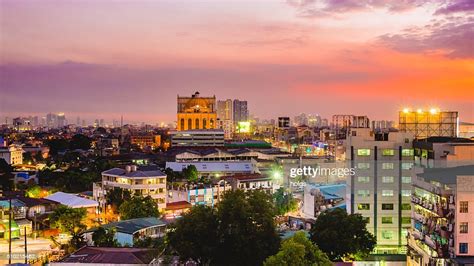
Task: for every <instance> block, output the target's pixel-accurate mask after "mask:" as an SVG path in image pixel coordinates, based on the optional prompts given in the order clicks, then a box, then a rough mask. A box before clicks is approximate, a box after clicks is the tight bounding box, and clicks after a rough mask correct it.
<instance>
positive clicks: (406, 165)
mask: <svg viewBox="0 0 474 266" xmlns="http://www.w3.org/2000/svg"><path fill="white" fill-rule="evenodd" d="M412 168H413V163H402V169H403V170H410V169H412Z"/></svg>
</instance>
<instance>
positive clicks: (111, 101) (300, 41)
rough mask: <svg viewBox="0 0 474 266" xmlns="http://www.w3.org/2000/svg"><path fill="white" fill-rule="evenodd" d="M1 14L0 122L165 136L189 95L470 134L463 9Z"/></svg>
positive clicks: (184, 8)
mask: <svg viewBox="0 0 474 266" xmlns="http://www.w3.org/2000/svg"><path fill="white" fill-rule="evenodd" d="M1 7H2V8H1V10H0V12H1V16H0V28H1V31H2V39H1V40H0V42H1V48H0V61H1V64H0V81H1V82H0V90H1V93H2V97H1V98H0V116H2V117H5V116H9V117H14V116H22V115H32V114H46V113H48V112H54V113H57V112H64V113H66V115H67V116H68V117H69V119H73V120H75V118H76V117H77V116H80V117H81V119H87V120H91V119H95V118H104V119H106V120H110V121H111V120H113V119H119V118H120V116H121V115H124V117H126V118H127V119H129V120H131V121H145V122H149V123H157V122H163V121H167V122H171V121H175V114H176V106H175V99H176V96H177V94H179V95H180V96H181V95H182V96H187V95H191V94H192V93H194V92H195V91H199V92H201V94H202V95H216V97H217V99H219V100H225V99H241V100H246V101H248V105H249V110H250V112H251V114H253V115H255V116H258V117H260V118H268V119H270V118H276V117H278V116H290V117H294V116H295V115H298V114H300V113H303V112H304V113H313V114H316V113H317V114H320V115H321V116H322V117H326V118H329V117H330V116H332V115H333V114H345V113H348V114H356V115H367V116H368V117H369V118H370V119H371V120H381V119H386V120H394V121H396V120H397V119H396V118H397V114H398V111H399V110H401V109H402V108H404V107H405V106H408V107H411V108H424V109H426V110H429V108H431V107H433V106H435V107H439V108H440V109H441V110H449V111H459V113H460V119H461V121H465V122H474V107H473V104H472V102H473V101H474V93H473V92H472V88H473V87H474V81H473V80H472V78H470V77H472V76H473V75H474V71H473V68H472V63H473V58H474V54H473V49H472V39H473V37H474V34H473V28H474V27H473V23H474V18H473V17H472V15H471V14H470V13H469V12H470V11H472V10H473V9H474V5H473V4H472V2H470V1H465V0H457V1H448V2H445V3H437V2H436V1H428V0H427V1H403V2H399V3H398V2H397V3H395V4H394V3H393V2H391V1H308V0H306V1H296V0H289V1H228V2H225V3H224V2H218V1H206V2H202V1H200V2H192V3H189V2H184V1H160V2H147V1H143V2H133V3H132V2H116V3H114V4H113V5H110V4H109V3H107V2H106V1H80V2H78V1H46V2H42V3H41V4H40V3H37V2H36V3H35V2H34V1H21V2H18V1H5V0H4V1H1ZM269 10H271V12H269ZM19 43H21V45H18V44H19ZM97 114H100V117H98V115H97Z"/></svg>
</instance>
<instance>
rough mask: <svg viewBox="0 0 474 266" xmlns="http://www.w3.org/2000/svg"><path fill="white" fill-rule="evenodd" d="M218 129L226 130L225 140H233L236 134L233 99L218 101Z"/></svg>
mask: <svg viewBox="0 0 474 266" xmlns="http://www.w3.org/2000/svg"><path fill="white" fill-rule="evenodd" d="M217 119H218V121H219V122H218V123H219V124H218V128H220V129H222V130H224V138H225V139H232V135H233V133H234V128H235V127H234V109H233V102H232V100H231V99H227V100H224V101H217Z"/></svg>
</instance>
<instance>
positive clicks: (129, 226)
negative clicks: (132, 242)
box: [102, 217, 166, 234]
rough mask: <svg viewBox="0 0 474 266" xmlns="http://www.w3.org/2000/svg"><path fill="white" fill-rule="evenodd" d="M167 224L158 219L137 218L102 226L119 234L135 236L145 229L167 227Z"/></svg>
mask: <svg viewBox="0 0 474 266" xmlns="http://www.w3.org/2000/svg"><path fill="white" fill-rule="evenodd" d="M165 225H166V224H165V223H164V222H163V221H161V220H160V219H158V218H156V217H147V218H136V219H130V220H123V221H118V222H113V223H108V224H106V225H102V227H104V228H115V230H117V232H121V233H126V234H134V233H135V232H137V231H140V230H142V229H145V228H149V227H154V226H165Z"/></svg>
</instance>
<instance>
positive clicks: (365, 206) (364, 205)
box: [357, 203, 370, 211]
mask: <svg viewBox="0 0 474 266" xmlns="http://www.w3.org/2000/svg"><path fill="white" fill-rule="evenodd" d="M357 209H358V210H359V211H368V210H370V204H368V203H359V204H357Z"/></svg>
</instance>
